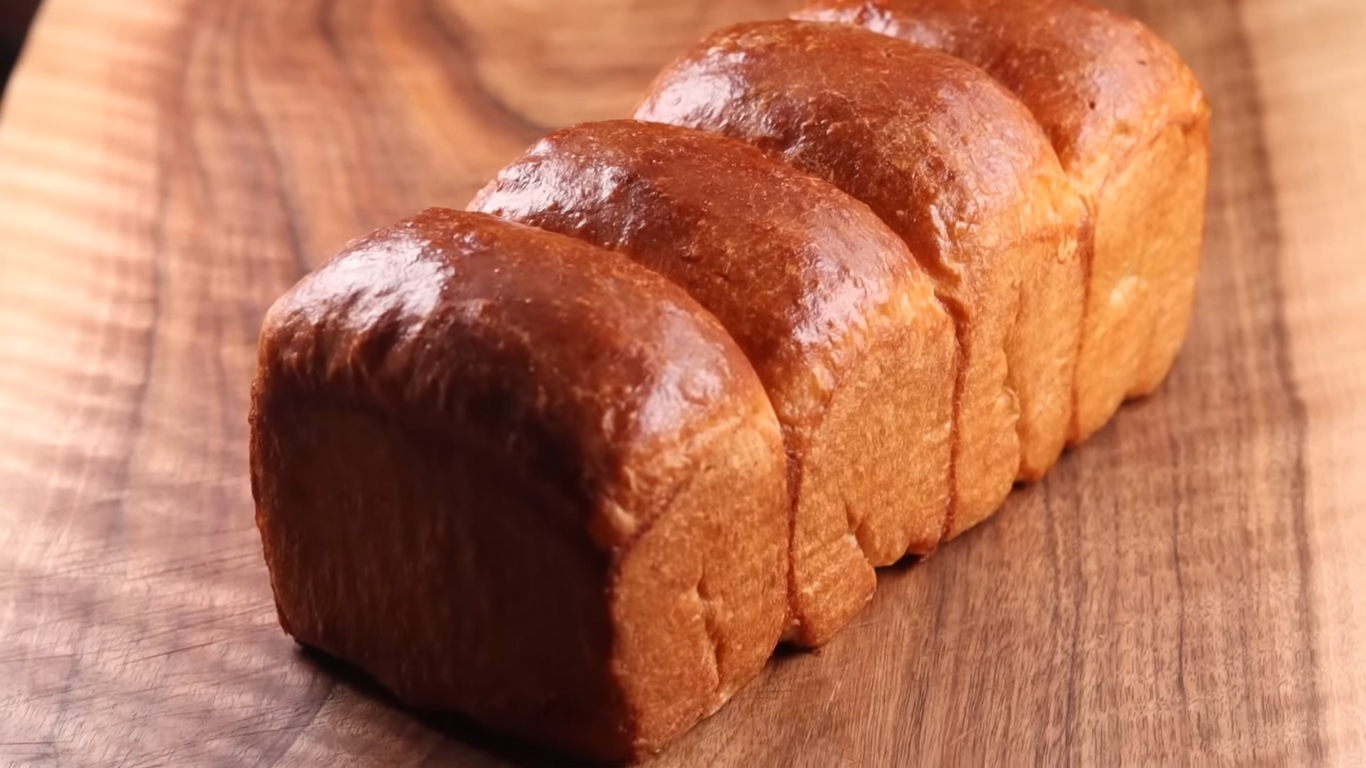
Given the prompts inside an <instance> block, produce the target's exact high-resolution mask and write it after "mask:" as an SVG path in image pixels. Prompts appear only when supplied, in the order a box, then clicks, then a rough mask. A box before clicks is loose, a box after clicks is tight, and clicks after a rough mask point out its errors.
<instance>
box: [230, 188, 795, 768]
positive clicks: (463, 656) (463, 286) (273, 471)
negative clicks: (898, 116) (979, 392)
mask: <svg viewBox="0 0 1366 768" xmlns="http://www.w3.org/2000/svg"><path fill="white" fill-rule="evenodd" d="M251 430H252V440H251V469H252V489H253V494H254V496H255V499H256V502H257V524H258V526H259V528H260V531H261V535H262V539H263V542H264V548H265V557H266V562H267V564H268V565H269V567H270V572H271V583H272V586H273V588H274V592H275V597H276V603H277V607H278V609H279V614H280V621H281V624H282V625H283V626H284V627H285V629H286V630H287V631H288V632H289V633H290V634H292V635H293V636H294V637H295V638H296V639H297V640H298V641H299V642H300V643H303V644H305V645H309V646H313V647H316V648H319V649H322V650H324V651H326V652H328V653H330V654H332V655H334V656H337V657H339V658H341V659H344V660H346V661H349V662H351V663H354V664H356V665H358V666H359V667H360V668H362V669H363V670H365V671H366V672H368V673H369V674H371V675H373V676H374V677H375V678H376V679H378V680H379V681H380V682H381V683H382V684H383V685H384V686H385V687H386V688H388V689H390V690H392V691H393V692H394V693H395V694H397V695H398V697H399V698H400V699H401V700H402V701H404V702H405V703H406V704H408V705H410V706H413V707H416V708H418V709H440V710H454V711H458V712H462V713H465V714H467V715H469V716H471V717H473V718H474V719H475V720H478V721H480V722H482V723H484V724H486V725H488V726H490V727H492V728H495V729H498V730H503V731H506V732H509V733H512V734H516V735H519V736H523V737H526V738H529V739H533V740H536V741H540V742H542V743H546V744H549V745H552V746H556V747H561V748H565V749H569V750H571V751H573V752H576V753H578V754H582V755H586V756H589V757H593V758H598V759H605V760H612V759H624V758H632V757H637V756H639V755H642V754H644V753H647V752H649V751H652V750H654V749H657V748H658V747H660V746H661V745H663V744H664V743H665V742H667V741H669V740H670V739H672V738H674V737H676V736H678V735H679V734H681V733H682V732H683V731H685V730H687V729H688V728H689V727H691V726H692V725H693V724H694V723H695V722H696V721H697V720H698V719H700V718H701V717H704V716H706V715H708V714H710V713H711V712H712V711H714V710H715V709H716V708H718V707H719V706H720V705H721V704H722V703H724V702H725V701H726V700H727V699H728V698H729V697H730V695H731V694H732V693H734V692H735V690H737V689H738V688H739V687H740V686H741V685H743V684H744V683H745V682H746V681H748V680H749V679H750V678H752V677H753V676H754V675H755V674H757V673H758V671H759V670H760V668H761V667H762V666H763V664H764V663H765V661H766V660H767V659H768V657H769V655H770V654H771V652H772V650H773V648H774V645H775V643H776V642H777V640H778V637H779V634H780V633H781V631H782V628H783V623H784V619H785V612H786V573H787V540H788V495H787V488H786V476H785V473H786V470H785V459H784V454H783V446H782V437H781V431H780V427H779V425H778V422H777V418H776V416H775V415H774V413H773V410H772V407H771V405H770V404H769V401H768V397H767V395H766V394H765V392H764V389H763V386H762V384H761V382H760V381H759V379H758V377H757V375H756V374H755V373H754V370H753V368H752V367H751V366H750V364H749V363H748V362H747V361H746V359H745V358H744V355H743V353H742V352H741V351H740V350H739V349H738V348H737V347H736V346H735V344H734V342H733V341H732V340H731V339H730V338H729V336H728V335H727V334H726V332H725V331H724V329H723V328H722V327H721V326H720V324H719V323H718V322H717V321H716V319H715V318H714V317H712V316H711V315H710V314H709V313H707V312H706V311H705V310H704V309H703V308H702V307H700V306H699V305H698V304H697V303H696V302H695V301H693V300H692V299H691V298H690V297H689V296H688V295H687V294H686V293H685V292H684V291H683V290H682V289H680V288H678V287H677V286H674V285H673V284H671V283H669V282H668V281H666V280H665V279H664V278H662V277H660V276H659V275H656V274H654V273H652V272H650V271H649V270H646V269H644V268H642V267H639V266H637V265H636V264H633V263H631V262H630V261H629V260H627V259H626V258H625V257H622V256H618V255H615V254H612V253H607V252H604V251H601V250H599V249H597V248H593V247H591V246H589V245H587V244H584V243H582V242H579V241H577V240H573V239H571V238H567V237H563V236H560V235H554V234H550V233H546V232H540V231H537V230H534V229H531V228H527V227H522V226H519V225H515V224H511V223H507V222H503V221H500V220H498V219H495V218H493V217H489V216H483V215H480V214H473V213H458V212H452V211H443V210H439V209H434V210H431V211H428V212H426V213H423V214H421V215H419V216H418V217H416V218H414V219H411V220H408V221H406V222H402V223H400V224H398V225H395V226H393V227H390V228H388V229H384V230H380V231H379V232H376V233H374V234H372V235H370V236H368V237H367V238H364V239H362V240H360V241H357V242H356V243H354V244H352V245H351V246H349V247H348V248H347V249H346V251H345V252H343V253H342V254H341V255H340V256H338V257H337V258H335V259H334V260H332V261H331V262H329V263H328V264H327V265H326V266H324V267H323V268H322V269H320V270H319V271H318V272H316V273H314V274H313V275H311V276H309V277H308V278H305V280H304V281H303V282H301V283H300V284H299V285H298V286H297V287H296V288H294V289H293V290H291V291H290V292H289V293H288V294H286V295H285V296H284V297H283V298H282V299H281V300H280V301H279V302H277V303H276V305H275V306H274V307H272V309H271V310H270V313H269V314H268V316H267V318H266V321H265V325H264V328H263V331H262V336H261V346H260V363H259V371H258V376H257V379H256V382H255V384H254V386H253V397H252V412H251Z"/></svg>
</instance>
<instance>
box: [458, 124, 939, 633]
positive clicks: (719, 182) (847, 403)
mask: <svg viewBox="0 0 1366 768" xmlns="http://www.w3.org/2000/svg"><path fill="white" fill-rule="evenodd" d="M470 208H471V210H479V211H484V212H487V213H493V214H496V215H498V216H502V217H505V218H509V219H512V220H514V221H519V222H522V223H526V224H531V225H534V226H537V227H541V228H543V229H547V230H550V231H554V232H562V233H564V234H568V235H573V236H575V237H578V238H581V239H584V240H587V241H588V242H591V243H593V244H595V245H599V246H602V247H605V248H610V249H613V250H616V251H620V252H621V253H623V254H626V255H628V256H630V257H632V258H633V259H635V260H636V261H638V262H639V263H641V264H643V265H645V266H647V267H649V268H651V269H653V270H655V271H657V272H659V273H661V274H663V275H665V276H666V277H668V278H669V279H671V280H673V281H674V282H676V283H678V284H679V285H681V286H683V287H684V288H686V289H687V290H688V292H689V293H690V294H691V295H692V296H693V297H694V298H695V299H697V300H698V302H699V303H701V304H702V305H703V306H705V307H707V309H709V310H711V311H712V312H713V313H714V314H715V315H716V316H717V317H718V318H719V319H720V320H721V322H722V323H723V324H724V325H725V326H726V328H727V330H729V331H730V332H731V334H732V336H733V337H734V338H735V339H736V341H737V342H738V343H739V345H740V347H741V349H743V350H744V351H745V353H746V355H747V356H748V357H749V359H750V361H751V362H752V363H753V364H754V367H755V370H756V371H757V372H758V374H759V377H760V378H761V379H762V380H763V382H764V385H765V387H766V388H767V390H768V393H769V396H770V398H771V400H772V402H773V404H774V408H775V410H776V411H777V414H778V418H779V421H780V422H781V423H782V426H783V431H784V437H785V441H786V444H787V451H788V457H789V466H790V477H791V483H792V491H793V496H794V521H793V533H794V536H793V542H792V587H791V589H792V613H793V619H794V622H795V624H796V626H795V627H794V631H793V632H792V634H791V639H793V640H794V641H795V642H797V643H799V644H802V645H808V646H810V645H819V644H821V643H824V642H825V641H826V640H828V639H829V638H830V637H831V636H832V635H833V634H834V633H835V632H836V631H837V630H838V629H839V628H841V627H842V626H843V625H844V624H845V623H846V622H847V621H848V620H849V619H850V618H851V617H852V616H853V615H854V614H855V613H856V612H857V611H858V609H859V608H861V607H862V606H863V604H864V603H865V602H866V601H867V599H868V597H869V596H871V594H872V591H873V589H874V587H875V586H876V577H875V575H874V573H873V567H875V566H883V565H890V564H892V563H894V562H896V561H898V560H900V559H901V558H902V557H904V556H905V555H906V554H907V553H908V552H915V553H925V552H929V551H931V550H933V549H934V547H935V546H937V545H938V543H939V538H940V536H941V535H942V531H943V528H944V522H945V516H946V514H947V512H948V502H949V461H950V442H949V441H950V434H951V427H952V394H953V387H952V382H953V377H954V365H955V355H956V348H955V342H954V335H953V323H952V321H951V319H950V318H949V316H948V313H947V312H946V311H945V310H944V308H943V307H942V306H941V305H940V303H939V302H938V301H937V300H936V299H935V296H934V287H933V284H932V282H931V280H930V278H929V277H928V276H927V275H926V274H925V273H924V271H923V270H922V269H921V268H920V267H919V266H918V265H917V264H916V263H915V260H914V259H913V257H912V256H911V254H910V252H909V251H908V250H907V248H906V246H905V244H904V243H903V242H902V241H901V240H900V239H899V238H898V237H897V236H896V235H895V234H894V233H893V232H891V231H890V230H889V229H888V228H887V227H886V226H885V225H884V224H883V223H882V222H881V221H879V220H878V218H877V216H876V215H874V214H873V212H872V211H871V210H869V209H868V207H867V206H865V205H863V204H862V203H859V202H858V201H856V200H854V199H853V198H851V197H849V196H847V195H845V194H844V193H842V192H840V191H839V190H838V189H836V188H835V187H834V186H832V185H830V184H829V183H827V182H824V181H821V180H818V179H816V178H813V177H810V176H807V175H805V174H802V173H799V172H798V171H796V170H794V169H792V168H790V167H788V166H785V165H783V164H781V163H778V162H776V161H774V160H772V159H770V158H768V157H765V156H764V155H763V154H762V153H761V152H759V151H758V150H756V149H754V148H753V147H750V146H748V145H745V144H741V143H740V142H737V141H732V140H730V139H726V138H722V137H720V136H716V135H713V134H707V133H702V132H699V131H693V130H689V129H685V128H679V127H675V126H670V125H663V124H658V123H642V122H636V121H632V120H617V121H611V122H603V123H589V124H585V125H580V126H575V127H573V128H568V129H565V130H562V131H559V132H557V133H554V134H552V135H551V136H549V137H547V138H545V139H544V140H542V141H541V142H539V143H538V144H537V145H536V146H534V147H532V148H531V149H530V150H529V151H528V152H527V153H526V154H525V155H523V156H522V157H521V158H519V159H518V160H516V161H515V162H513V163H512V164H511V165H510V166H508V167H507V168H505V169H504V170H503V171H502V172H500V173H499V175H498V178H497V179H495V180H494V181H493V182H492V183H490V184H489V185H488V187H486V188H485V189H484V190H483V191H482V192H481V193H480V194H479V196H478V197H477V198H476V199H475V200H474V202H472V203H471V205H470Z"/></svg>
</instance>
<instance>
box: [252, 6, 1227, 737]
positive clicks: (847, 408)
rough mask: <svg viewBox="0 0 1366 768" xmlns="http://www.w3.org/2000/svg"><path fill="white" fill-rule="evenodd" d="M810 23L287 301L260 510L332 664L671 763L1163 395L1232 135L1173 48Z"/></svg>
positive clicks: (665, 84)
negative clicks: (743, 701)
mask: <svg viewBox="0 0 1366 768" xmlns="http://www.w3.org/2000/svg"><path fill="white" fill-rule="evenodd" d="M797 15H798V16H799V17H801V19H802V20H786V21H777V22H764V23H755V24H744V25H738V26H735V27H732V28H729V29H726V30H722V31H721V32H718V33H716V34H715V35H713V36H711V37H709V38H708V39H707V40H704V41H703V42H702V43H701V44H700V45H699V46H697V47H696V48H694V49H693V50H691V51H689V52H688V53H686V54H684V56H683V57H682V58H680V59H679V60H678V61H677V62H675V63H674V64H673V65H672V66H670V67H669V68H668V69H666V70H665V72H664V73H663V74H661V75H660V77H659V79H658V80H657V81H656V83H655V84H654V86H653V87H652V89H651V91H650V93H649V94H648V95H647V96H646V98H645V100H644V101H643V102H642V104H641V106H640V108H639V109H638V110H637V113H636V116H637V117H638V118H639V119H640V120H641V121H644V122H638V121H634V120H619V121H611V122H605V123H590V124H585V125H580V126H576V127H573V128H570V129H566V130H563V131H559V132H557V133H555V134H553V135H551V136H550V137H548V138H546V139H545V140H544V141H542V142H541V143H539V144H537V145H536V146H535V147H533V148H532V149H531V150H529V151H528V152H527V153H526V154H525V155H524V156H523V157H521V158H519V159H518V160H516V161H515V162H513V163H512V164H511V165H510V166H508V167H507V168H506V169H504V170H503V172H502V173H500V174H499V176H498V178H497V179H495V180H494V181H493V182H491V183H490V184H489V186H488V187H487V188H485V189H484V190H483V191H482V192H481V193H480V195H479V196H478V197H477V198H476V199H475V201H474V202H472V203H471V205H470V207H471V209H473V210H472V211H470V212H454V211H449V210H442V209H433V210H430V211H427V212H425V213H423V214H421V215H419V216H417V217H415V218H413V219H410V220H408V221H404V222H401V223H399V224H396V225H394V226H393V227H389V228H387V229H383V230H380V231H378V232H375V233H373V234H371V235H369V236H367V237H366V238H363V239H361V240H358V241H356V242H355V243H353V244H351V245H350V246H348V247H347V248H346V249H345V250H344V251H343V252H342V253H341V254H340V255H339V256H337V257H336V258H335V259H333V260H332V261H330V262H328V263H327V264H326V265H325V266H323V267H322V268H321V269H319V270H318V271H317V272H315V273H314V274H312V275H310V276H309V277H307V278H305V279H304V280H303V281H302V282H301V283H300V284H299V285H298V286H296V287H295V288H294V289H293V290H291V291H290V292H289V293H288V294H286V295H285V296H284V297H283V298H282V299H280V301H279V302H277V303H276V304H275V306H274V307H272V308H271V310H270V312H269V314H268V315H267V317H266V320H265V323H264V326H263V329H262V333H261V342H260V359H259V365H258V373H257V378H256V381H255V383H254V385H253V390H252V411H251V416H250V422H251V478H252V491H253V495H254V498H255V500H256V519H257V525H258V527H259V529H260V532H261V537H262V541H263V545H264V553H265V560H266V562H267V564H268V566H269V569H270V576H271V584H272V587H273V590H274V594H275V600H276V605H277V608H278V611H279V617H280V623H281V625H282V626H283V627H284V628H285V630H286V631H287V632H289V633H290V634H291V635H293V636H294V637H295V638H296V639H297V640H298V642H300V643H302V644H304V645H307V646H310V647H314V648H317V649H320V650H322V651H324V652H326V653H329V654H331V655H333V656H336V657H338V658H340V659H343V660H345V661H348V662H350V663H352V664H355V665H356V666H358V667H359V668H361V669H362V670H364V671H365V672H367V673H369V674H370V675H372V676H373V677H375V678H376V679H377V680H378V681H379V682H380V683H381V684H382V685H383V686H384V687H386V688H387V689H389V690H390V691H392V692H393V693H394V694H395V695H397V696H398V698H399V699H400V700H401V701H402V702H404V703H405V704H406V705H408V706H410V707H413V708H416V709H420V710H453V711H456V712H461V713H464V714H466V715H468V716H470V717H471V718H473V719H474V720H475V721H477V722H480V723H482V724H484V725H486V726H488V727H490V728H492V729H494V730H498V731H502V732H505V733H508V734H513V735H516V736H520V737H524V738H526V739H529V740H533V741H537V742H540V743H542V744H546V745H549V746H552V747H556V748H560V749H563V750H567V751H569V752H572V753H574V754H576V755H580V756H585V757H589V758H593V759H598V760H623V759H626V760H629V759H635V758H638V757H641V756H643V755H645V754H648V753H650V752H652V751H655V750H657V749H658V748H660V747H662V746H663V745H664V744H665V743H667V742H668V741H670V740H672V739H673V738H675V737H677V736H679V735H680V734H682V733H683V732H684V731H686V730H687V729H688V728H690V727H691V726H692V725H694V724H695V723H696V722H697V721H698V720H699V719H701V718H702V717H705V716H707V715H708V714H710V713H711V712H713V711H715V710H716V709H717V708H718V707H720V706H721V705H722V704H724V703H725V702H726V701H727V700H728V699H729V698H730V697H731V695H732V694H733V693H734V692H735V691H736V690H737V689H738V688H739V687H740V686H742V685H744V684H745V682H746V681H748V680H750V679H751V678H753V677H754V676H755V675H756V674H757V673H758V671H759V669H760V668H761V667H762V666H763V664H764V663H765V661H766V660H767V658H768V657H769V655H770V654H771V652H772V650H773V648H774V646H775V644H776V643H777V642H778V641H779V639H780V638H781V637H784V636H786V637H788V638H789V639H791V640H793V641H795V642H797V643H799V644H803V645H807V646H815V645H820V644H822V643H824V642H826V641H827V640H829V639H830V638H831V636H832V635H833V634H834V633H835V632H836V631H837V630H838V629H839V628H840V627H842V626H843V625H845V624H846V623H847V622H848V621H849V619H850V617H851V616H852V615H853V614H854V613H855V612H856V611H857V610H858V609H859V608H860V607H861V606H862V605H863V604H864V603H865V602H866V601H867V599H868V597H869V595H871V594H872V591H873V589H874V588H875V584H876V577H875V575H874V572H873V568H874V567H875V566H880V565H886V564H889V563H892V562H894V561H896V560H897V559H899V558H901V557H903V556H904V555H905V554H906V553H908V552H909V553H917V554H924V553H927V552H930V551H933V550H934V548H935V547H937V546H938V545H939V544H940V542H941V540H942V539H944V538H946V537H950V536H953V535H957V534H958V533H961V532H962V531H964V530H966V529H967V528H969V527H971V526H972V525H974V524H976V523H978V522H980V521H981V520H983V519H985V518H986V517H987V516H988V515H990V514H991V513H992V512H994V511H995V510H996V509H997V508H998V507H999V506H1000V504H1001V502H1002V501H1003V500H1004V498H1005V497H1006V495H1007V494H1008V492H1009V491H1010V488H1011V486H1012V483H1013V482H1014V481H1015V480H1017V479H1024V480H1031V479H1036V478H1038V477H1041V476H1042V475H1043V474H1044V473H1045V472H1047V471H1048V469H1049V467H1051V466H1052V465H1053V463H1054V462H1055V461H1056V460H1057V458H1058V456H1059V454H1060V452H1061V451H1062V449H1063V447H1064V445H1065V444H1066V443H1067V442H1068V441H1072V442H1077V441H1080V440H1083V439H1085V438H1086V437H1087V436H1088V435H1090V434H1091V433H1093V432H1094V431H1095V430H1096V429H1098V428H1099V427H1100V426H1101V425H1102V424H1104V422H1105V421H1106V420H1107V419H1108V418H1109V417H1110V415H1111V414H1112V413H1113V412H1114V410H1115V408H1117V407H1118V406H1119V404H1120V403H1121V401H1122V400H1123V399H1124V398H1125V397H1128V396H1135V395H1141V394H1144V393H1146V392H1149V391H1151V390H1152V389H1153V388H1154V387H1156V386H1157V384H1158V383H1159V382H1160V381H1161V380H1162V378H1163V377H1164V376H1165V375H1166V372H1167V371H1168V369H1169V368H1170V367H1171V364H1172V361H1173V359H1174V357H1175V355H1176V353H1177V350H1178V348H1179V346H1180V344H1181V341H1182V339H1183V338H1184V335H1185V333H1186V327H1187V324H1188V322H1189V317H1190V309H1191V296H1192V294H1193V288H1194V281H1195V277H1196V271H1197V264H1198V254H1199V244H1200V239H1201V236H1202V229H1203V213H1202V210H1201V208H1202V205H1203V201H1204V195H1205V186H1206V183H1207V174H1208V168H1207V166H1208V121H1209V110H1208V106H1207V104H1206V103H1205V101H1204V97H1203V95H1202V94H1201V93H1200V90H1199V87H1198V85H1197V84H1196V83H1195V81H1194V78H1193V77H1191V75H1190V73H1189V71H1188V70H1186V68H1185V67H1184V65H1182V64H1181V62H1180V61H1179V60H1178V59H1177V58H1176V56H1175V54H1174V53H1173V52H1172V51H1171V49H1170V48H1168V47H1166V46H1165V45H1164V44H1162V43H1160V42H1159V41H1157V40H1156V39H1155V38H1154V37H1153V36H1152V35H1151V34H1150V33H1148V32H1147V31H1146V30H1144V29H1143V28H1142V27H1141V25H1139V24H1137V22H1133V21H1130V20H1127V19H1123V18H1122V17H1119V16H1117V15H1115V14H1111V13H1109V12H1108V11H1104V10H1102V9H1099V8H1098V7H1096V6H1093V5H1091V4H1090V3H1089V2H1086V0H810V1H809V3H808V5H807V6H806V8H804V9H803V10H802V11H800V12H799V13H798V14H797ZM830 22H849V23H847V24H844V23H830ZM865 27H866V28H865ZM878 33H881V34H878ZM950 54H952V55H950ZM958 57H961V58H958ZM979 66H980V67H982V68H979ZM490 213H492V214H497V217H495V216H490V215H488V214H490ZM527 224H530V225H535V227H537V228H533V227H531V226H526V225H527ZM784 633H786V635H785V634H784Z"/></svg>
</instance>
